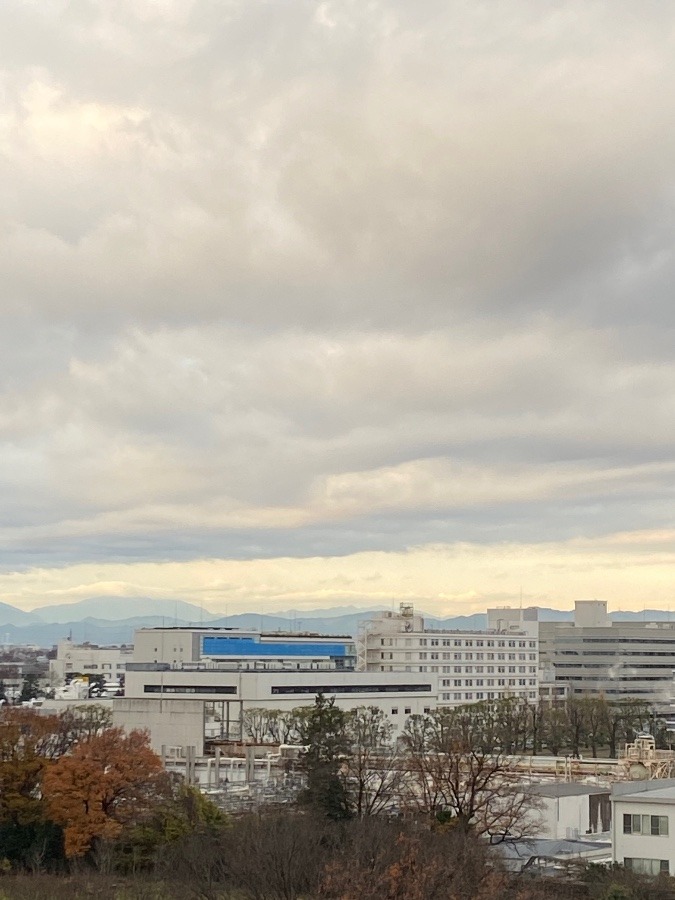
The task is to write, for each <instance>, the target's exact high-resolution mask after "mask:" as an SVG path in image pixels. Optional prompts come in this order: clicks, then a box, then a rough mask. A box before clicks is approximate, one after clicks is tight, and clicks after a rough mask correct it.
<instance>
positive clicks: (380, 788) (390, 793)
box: [343, 706, 404, 818]
mask: <svg viewBox="0 0 675 900" xmlns="http://www.w3.org/2000/svg"><path fill="white" fill-rule="evenodd" d="M346 727H347V737H348V740H349V744H350V753H349V756H348V757H347V759H346V760H345V762H344V765H343V770H344V775H345V778H346V784H347V790H348V793H349V800H350V805H351V807H352V809H353V812H354V814H355V815H357V816H358V817H359V818H362V817H363V816H372V815H376V814H377V813H381V812H383V811H384V810H385V809H387V808H388V807H391V806H393V805H398V803H399V802H400V795H401V785H402V782H403V779H404V771H403V768H402V766H401V754H400V753H399V751H398V749H397V747H396V745H395V744H394V743H393V742H392V731H393V726H392V724H391V721H390V720H389V718H388V717H387V715H386V714H385V713H384V712H383V711H382V710H381V709H379V708H378V707H376V706H361V707H358V708H357V709H353V710H351V711H350V712H349V713H348V714H347V719H346Z"/></svg>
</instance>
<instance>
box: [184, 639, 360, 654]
mask: <svg viewBox="0 0 675 900" xmlns="http://www.w3.org/2000/svg"><path fill="white" fill-rule="evenodd" d="M202 653H203V655H204V656H274V657H277V656H301V657H303V656H326V657H333V656H346V649H345V645H344V644H329V643H325V644H324V643H306V642H301V641H297V642H295V641H269V642H265V643H261V642H260V641H259V640H257V639H254V638H249V637H245V638H242V637H230V636H227V637H208V636H205V637H204V638H203V640H202Z"/></svg>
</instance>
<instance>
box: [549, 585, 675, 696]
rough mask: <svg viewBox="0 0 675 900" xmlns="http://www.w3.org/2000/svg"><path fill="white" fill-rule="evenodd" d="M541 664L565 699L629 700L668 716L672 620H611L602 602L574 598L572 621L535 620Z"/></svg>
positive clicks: (674, 637)
mask: <svg viewBox="0 0 675 900" xmlns="http://www.w3.org/2000/svg"><path fill="white" fill-rule="evenodd" d="M539 639H540V642H539V649H540V658H541V664H542V666H543V667H545V668H546V669H547V671H553V673H554V677H555V682H556V684H557V685H560V686H563V687H565V688H566V689H567V690H568V692H569V694H570V695H571V696H574V695H580V694H604V695H605V696H606V697H607V698H608V700H621V699H625V698H627V697H635V698H639V699H642V700H645V701H647V702H648V703H651V704H653V705H655V706H656V707H658V708H659V709H660V710H662V711H663V712H664V713H668V712H670V703H671V700H672V698H673V673H674V672H675V622H635V621H630V622H624V621H614V622H613V621H611V620H610V618H609V616H608V615H607V603H606V602H605V601H604V600H578V601H577V602H576V603H575V608H574V621H573V622H540V623H539Z"/></svg>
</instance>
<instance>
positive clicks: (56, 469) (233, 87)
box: [0, 0, 675, 616]
mask: <svg viewBox="0 0 675 900" xmlns="http://www.w3.org/2000/svg"><path fill="white" fill-rule="evenodd" d="M0 49H1V50H2V63H1V64H0V79H1V80H0V86H1V90H0V148H2V152H1V153H0V186H1V187H2V193H3V198H4V199H5V204H4V207H3V214H2V231H1V232H0V234H1V239H0V275H1V277H2V284H3V302H2V306H1V312H2V328H1V329H0V351H1V360H2V361H1V362H0V450H1V452H0V485H1V490H0V500H1V502H0V511H1V516H0V548H1V550H2V554H1V555H0V600H1V601H3V602H7V603H10V604H12V605H15V606H17V607H19V608H21V609H31V608H35V607H38V606H42V605H48V604H60V603H64V602H72V601H76V600H78V599H82V598H86V597H90V596H99V595H106V596H110V597H115V596H149V597H164V598H165V597H169V598H175V599H180V600H186V601H189V602H192V603H196V604H197V605H199V604H203V606H204V608H206V609H208V610H223V609H225V608H227V609H228V610H229V611H230V612H232V613H234V612H240V611H243V610H245V609H246V608H251V607H255V608H256V610H258V611H259V610H261V609H262V610H263V611H265V612H270V613H273V612H275V611H277V610H283V609H290V608H297V609H298V610H307V609H311V608H322V607H330V606H339V605H341V604H345V605H349V604H355V603H356V604H362V605H364V606H368V605H377V604H382V603H384V604H388V603H390V602H391V601H392V599H393V601H394V602H395V603H398V602H400V601H409V602H413V603H414V604H415V605H416V606H418V607H419V608H424V609H425V611H427V612H428V613H430V614H434V615H442V616H447V615H461V614H470V613H472V612H475V611H480V610H481V609H482V608H484V607H486V606H488V605H508V604H509V603H510V604H512V605H518V604H519V603H520V600H521V597H522V601H523V603H524V605H544V606H551V607H557V608H562V607H565V606H568V607H569V606H571V605H572V604H573V601H574V599H578V598H589V597H590V598H592V597H598V598H603V599H607V600H608V602H609V606H610V609H625V610H636V611H639V610H641V609H642V608H644V607H652V608H659V609H663V610H664V611H665V610H667V609H668V608H669V605H670V604H671V602H672V598H671V595H672V591H671V583H672V582H673V576H674V575H675V520H674V516H673V486H674V476H675V455H674V452H673V448H674V447H675V415H674V414H673V413H674V412H675V410H674V407H675V358H674V354H673V348H674V347H675V304H674V303H673V299H672V284H673V282H674V276H675V256H674V254H673V249H672V248H673V245H674V240H673V239H674V237H675V208H674V199H675V195H674V193H673V185H674V184H675V153H674V152H673V151H674V149H675V148H674V147H673V144H674V143H675V90H674V88H675V8H673V7H672V6H670V5H669V4H664V3H662V2H658V0H646V2H644V3H642V4H640V6H639V7H637V6H636V5H635V4H634V3H629V2H628V0H615V2H614V3H612V4H588V3H585V2H581V0H572V2H569V3H566V4H565V5H564V7H559V6H555V7H548V6H546V5H542V4H541V3H538V2H536V0H512V2H509V3H508V4H486V3H482V2H475V0H473V2H469V0H459V2H456V3H452V4H448V3H446V2H441V0H430V2H428V3H424V4H411V3H408V2H403V0H393V2H389V0H388V2H383V0H382V2H380V0H374V2H371V3H367V4H358V3H342V2H336V0H322V2H318V3H310V2H309V0H288V2H285V3H283V4H275V3H270V2H269V0H246V2H244V0H233V2H231V3H228V4H217V3H216V4H213V3H210V2H207V0H119V2H117V3H114V4H105V3H97V2H94V0H83V2H82V3H70V2H67V0H54V2H50V3H34V2H30V0H6V2H4V3H2V4H0Z"/></svg>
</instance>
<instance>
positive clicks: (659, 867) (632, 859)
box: [623, 856, 670, 875]
mask: <svg viewBox="0 0 675 900" xmlns="http://www.w3.org/2000/svg"><path fill="white" fill-rule="evenodd" d="M623 864H624V866H625V867H626V868H627V869H630V870H631V872H637V873H638V874H639V875H669V874H670V865H669V864H668V860H667V859H643V858H641V857H639V856H624V859H623Z"/></svg>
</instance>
